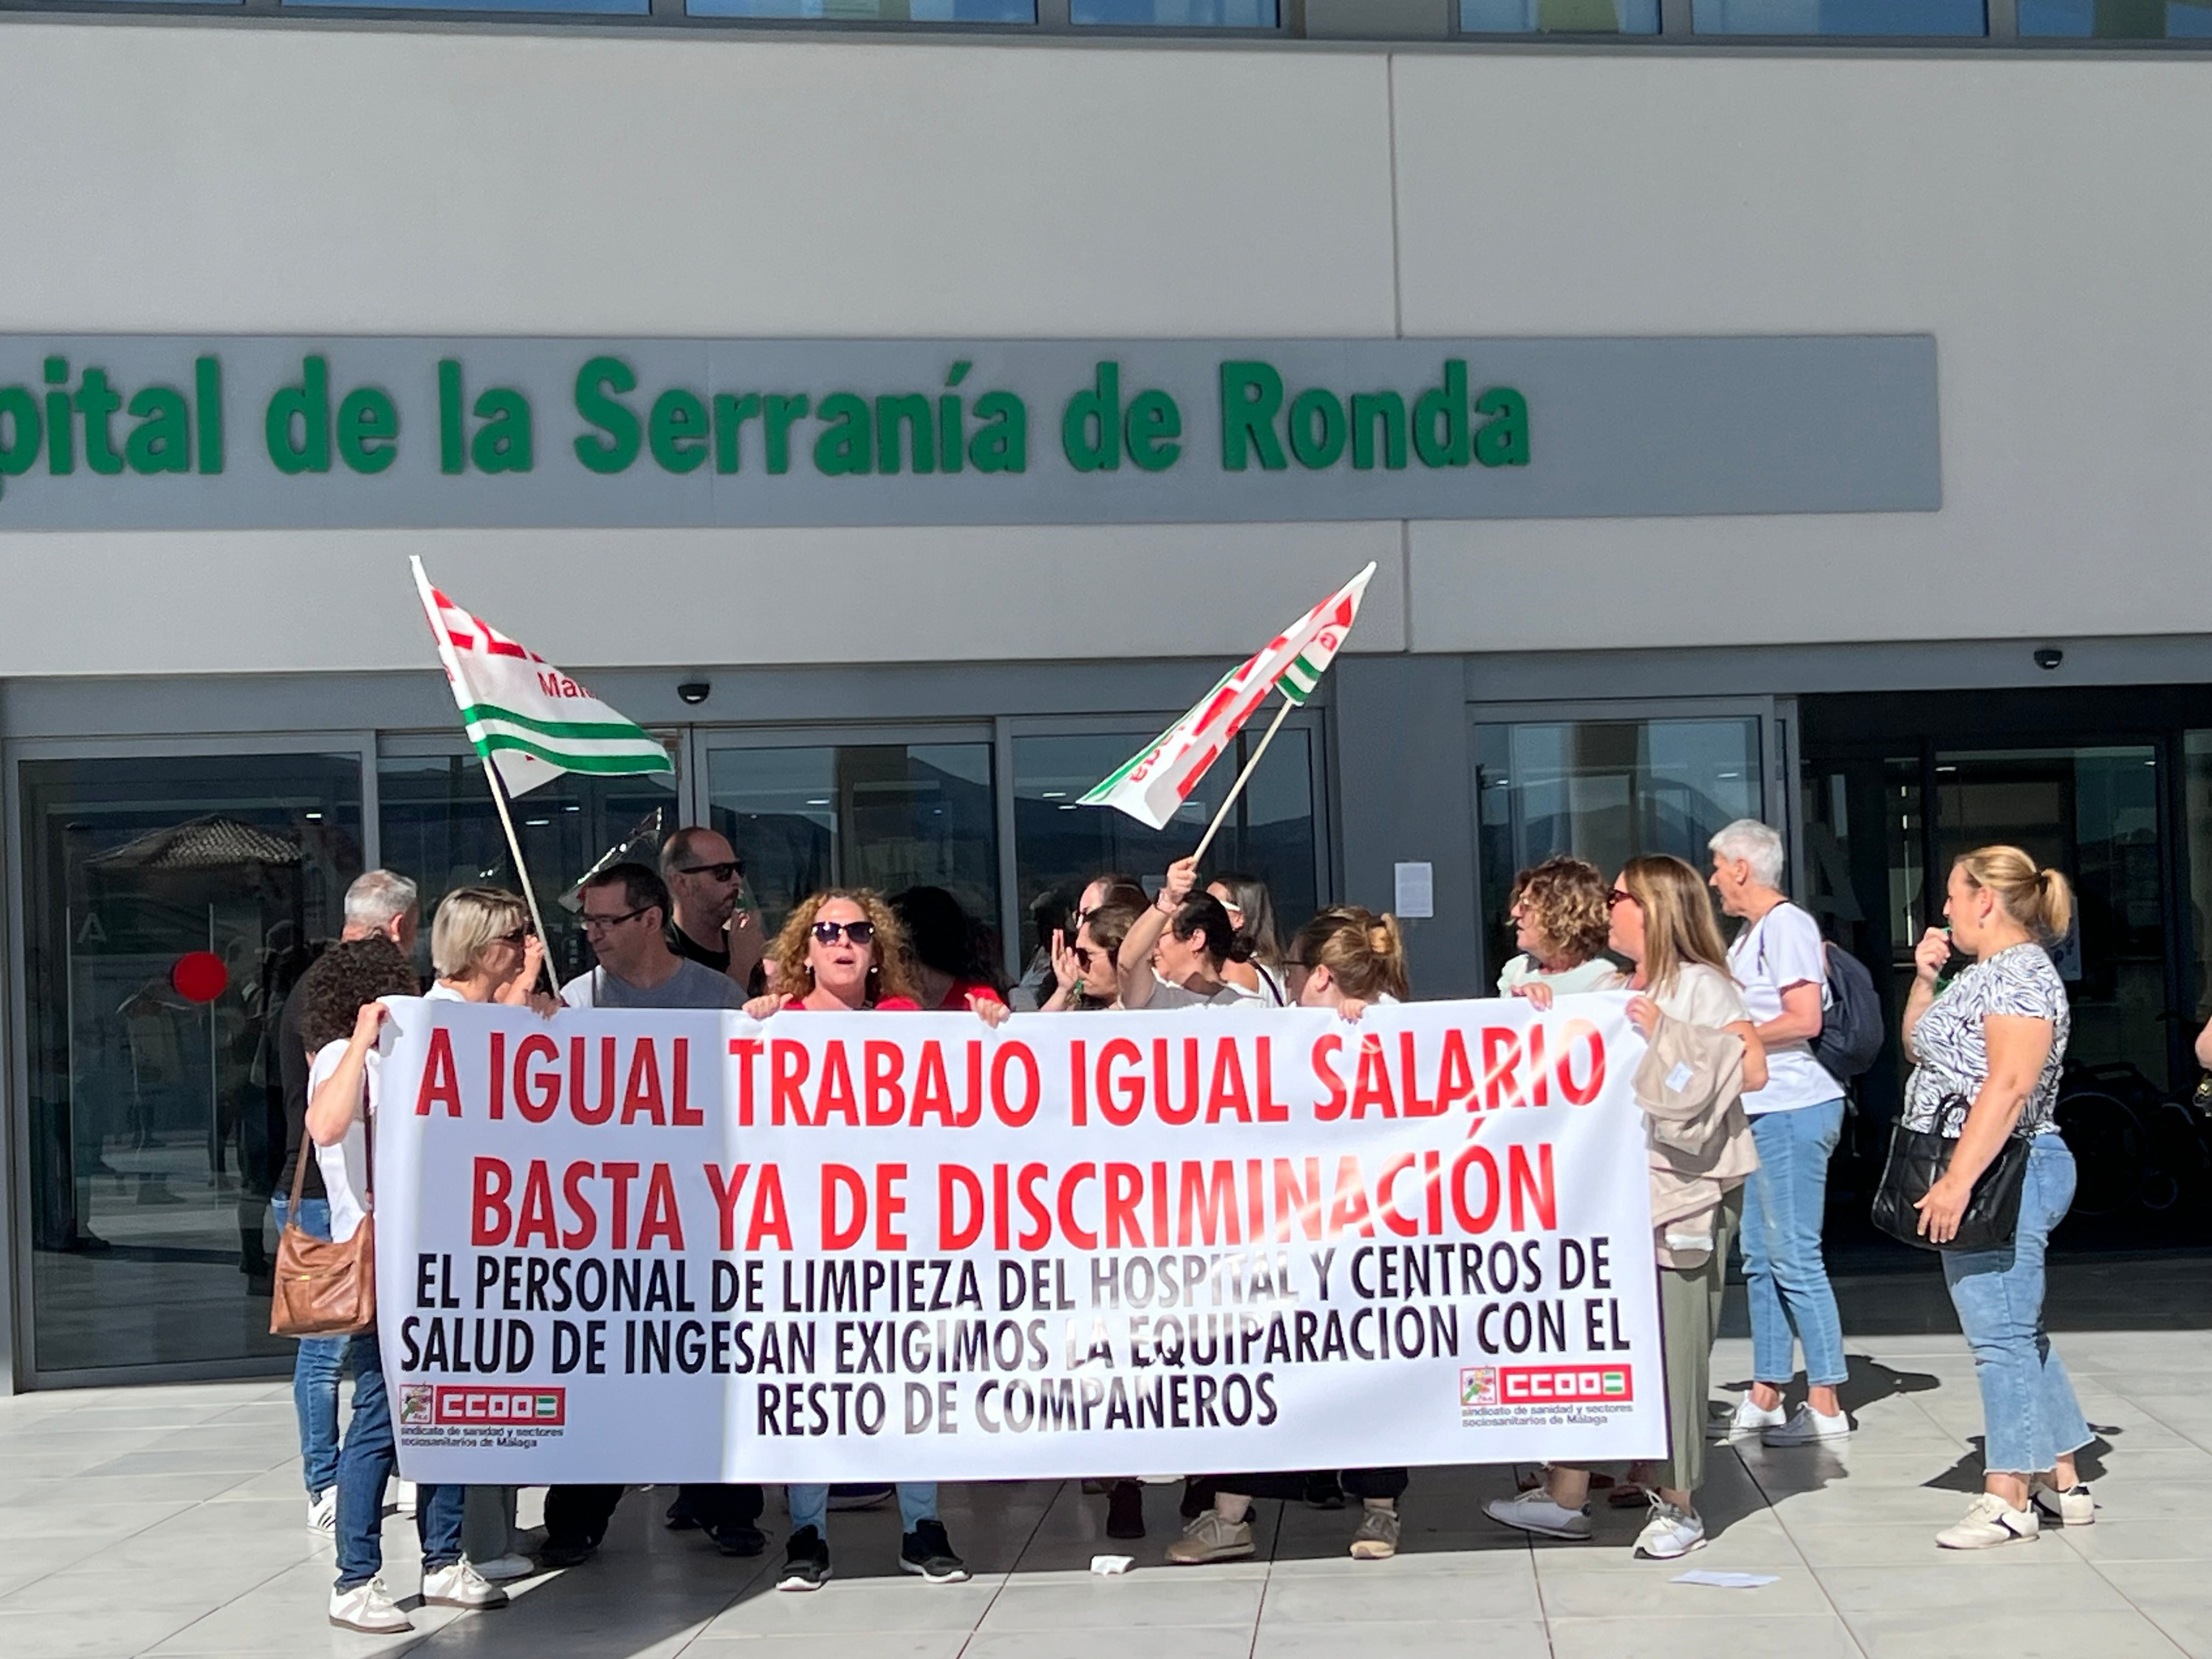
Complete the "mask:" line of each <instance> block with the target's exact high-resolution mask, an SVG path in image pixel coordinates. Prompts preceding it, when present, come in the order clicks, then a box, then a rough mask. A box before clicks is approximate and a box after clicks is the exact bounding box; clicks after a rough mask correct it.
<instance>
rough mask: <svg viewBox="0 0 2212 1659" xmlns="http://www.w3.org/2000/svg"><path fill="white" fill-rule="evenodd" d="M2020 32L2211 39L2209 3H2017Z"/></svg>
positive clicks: (2063, 0)
mask: <svg viewBox="0 0 2212 1659" xmlns="http://www.w3.org/2000/svg"><path fill="white" fill-rule="evenodd" d="M2020 32H2021V33H2022V34H2030V35H2057V36H2063V37H2068V38H2071V39H2075V40H2205V39H2208V38H2212V0H2020Z"/></svg>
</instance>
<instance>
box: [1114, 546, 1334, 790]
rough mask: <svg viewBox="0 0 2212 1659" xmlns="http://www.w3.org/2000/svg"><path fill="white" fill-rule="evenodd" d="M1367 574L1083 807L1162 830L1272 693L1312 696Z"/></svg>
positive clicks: (1236, 671) (1279, 638)
mask: <svg viewBox="0 0 2212 1659" xmlns="http://www.w3.org/2000/svg"><path fill="white" fill-rule="evenodd" d="M1374 574H1375V567H1374V566H1373V565H1371V564H1370V565H1369V566H1368V567H1367V568H1366V569H1364V570H1363V571H1361V572H1360V573H1359V574H1358V575H1357V576H1354V577H1353V578H1352V580H1350V581H1348V582H1346V583H1345V585H1344V586H1342V587H1340V588H1339V589H1337V591H1336V592H1334V593H1332V594H1330V595H1329V596H1328V598H1327V599H1323V600H1322V602H1321V603H1320V604H1319V605H1316V606H1314V608H1313V609H1312V610H1310V611H1307V612H1306V614H1305V615H1304V616H1303V617H1299V618H1298V620H1297V621H1296V622H1295V623H1291V625H1290V626H1289V627H1288V628H1286V629H1284V630H1283V631H1282V632H1281V633H1280V634H1278V635H1276V636H1275V637H1274V638H1273V639H1272V640H1270V641H1268V642H1267V644H1266V645H1265V646H1263V647H1261V649H1260V650H1259V651H1258V652H1256V653H1254V654H1253V655H1252V656H1250V657H1248V658H1247V659H1245V660H1244V661H1243V663H1242V664H1241V665H1238V666H1237V667H1236V668H1233V669H1231V671H1229V673H1228V674H1227V675H1226V676H1225V678H1223V679H1222V681H1221V683H1220V684H1218V685H1217V686H1215V687H1214V688H1213V690H1211V691H1209V692H1207V693H1206V696H1204V697H1202V698H1200V700H1199V702H1198V705H1197V707H1195V708H1193V709H1192V710H1191V711H1190V712H1189V713H1188V714H1185V715H1184V716H1183V717H1182V719H1181V720H1177V721H1176V723H1175V724H1174V725H1173V726H1170V727H1168V729H1167V730H1166V731H1164V732H1161V733H1160V735H1159V736H1158V738H1155V739H1154V740H1153V741H1152V743H1150V744H1147V745H1146V747H1145V748H1143V749H1142V750H1139V751H1138V752H1137V753H1136V754H1134V755H1132V756H1131V757H1129V758H1128V760H1127V761H1126V762H1124V763H1122V764H1121V767H1120V768H1119V769H1116V770H1115V773H1114V775H1112V776H1111V777H1109V778H1108V779H1107V780H1106V781H1104V782H1103V783H1101V784H1100V785H1099V786H1098V787H1097V788H1096V789H1093V790H1092V791H1091V793H1089V794H1087V795H1085V796H1084V798H1083V801H1082V804H1083V805H1085V806H1112V807H1116V808H1118V809H1120V810H1121V811H1124V812H1127V814H1128V815H1129V816H1130V817H1133V818H1135V819H1136V820H1137V821H1138V822H1139V823H1147V824H1150V825H1151V826H1152V828H1153V829H1166V828H1167V826H1168V823H1169V822H1170V820H1171V819H1172V818H1174V817H1175V815H1176V812H1177V811H1179V810H1181V808H1182V804H1183V803H1184V802H1185V801H1186V800H1188V799H1190V793H1191V791H1192V790H1194V789H1195V788H1197V787H1198V783H1199V780H1200V779H1201V778H1203V777H1204V776H1205V775H1206V769H1207V768H1208V767H1210V766H1212V764H1213V763H1214V762H1215V761H1216V760H1218V759H1219V758H1220V757H1221V753H1222V751H1223V750H1225V749H1226V748H1228V746H1229V744H1230V741H1231V739H1232V738H1235V737H1236V735H1237V732H1241V731H1242V730H1243V728H1244V723H1245V722H1246V721H1247V720H1250V719H1251V718H1252V716H1253V714H1254V713H1255V711H1257V709H1258V708H1259V707H1260V705H1261V703H1263V702H1266V701H1267V694H1268V693H1269V692H1271V691H1273V690H1281V692H1282V694H1283V696H1284V699H1285V702H1294V703H1302V702H1304V701H1305V700H1306V699H1307V698H1308V697H1310V696H1312V695H1313V693H1314V689H1315V687H1316V686H1318V685H1319V684H1321V677H1322V675H1323V674H1324V673H1326V672H1327V671H1328V665H1329V664H1330V663H1332V662H1334V660H1335V659H1336V653H1337V652H1338V651H1339V650H1340V649H1341V648H1342V647H1343V645H1344V636H1345V635H1346V634H1348V633H1350V632H1351V631H1352V620H1353V618H1355V617H1358V615H1359V600H1360V596H1361V595H1362V594H1364V593H1365V592H1367V583H1368V579H1369V578H1370V577H1371V576H1373V575H1374Z"/></svg>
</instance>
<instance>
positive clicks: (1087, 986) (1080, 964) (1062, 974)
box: [1042, 890, 1145, 1535]
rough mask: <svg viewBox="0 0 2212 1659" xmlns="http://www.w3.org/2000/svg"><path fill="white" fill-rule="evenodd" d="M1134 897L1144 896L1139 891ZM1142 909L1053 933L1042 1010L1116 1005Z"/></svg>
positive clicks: (1111, 908)
mask: <svg viewBox="0 0 2212 1659" xmlns="http://www.w3.org/2000/svg"><path fill="white" fill-rule="evenodd" d="M1138 896H1139V898H1140V899H1141V898H1142V897H1143V896H1144V895H1143V892H1142V890H1139V893H1138ZM1144 911H1145V907H1144V905H1143V904H1141V903H1139V904H1127V903H1114V904H1107V905H1102V906H1101V907H1099V908H1097V909H1095V910H1092V911H1090V912H1088V913H1086V914H1085V916H1084V918H1083V921H1082V923H1081V925H1080V926H1079V927H1077V928H1076V930H1075V943H1074V944H1073V945H1064V944H1062V943H1061V941H1060V935H1059V934H1057V933H1055V934H1054V935H1053V941H1052V942H1053V973H1054V975H1055V976H1056V977H1057V978H1058V979H1059V981H1060V989H1058V990H1057V991H1055V992H1054V993H1053V994H1052V996H1051V997H1050V999H1048V1000H1047V1001H1046V1003H1045V1004H1044V1006H1043V1010H1042V1012H1046V1013H1048V1014H1057V1013H1065V1012H1070V1011H1073V1010H1078V1009H1080V1010H1091V1009H1100V1008H1118V1007H1120V1006H1121V941H1122V940H1124V939H1127V938H1128V936H1129V929H1130V928H1131V927H1133V926H1135V924H1136V921H1137V918H1138V917H1139V916H1140V915H1143V914H1144ZM1117 1535H1118V1534H1117Z"/></svg>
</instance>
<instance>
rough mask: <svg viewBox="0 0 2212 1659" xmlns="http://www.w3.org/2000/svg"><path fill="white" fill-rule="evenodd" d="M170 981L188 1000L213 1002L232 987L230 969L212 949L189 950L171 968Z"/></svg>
mask: <svg viewBox="0 0 2212 1659" xmlns="http://www.w3.org/2000/svg"><path fill="white" fill-rule="evenodd" d="M169 983H170V984H171V985H173V986H174V987H176V990H177V994H178V995H179V996H180V997H182V998H184V1000H185V1001H187V1002H213V1001H214V1000H216V998H217V997H219V996H221V995H222V994H223V993H224V992H225V991H228V989H229V988H230V969H228V968H227V967H225V966H224V965H223V961H222V957H219V956H217V955H216V953H215V952H214V951H185V954H184V955H182V956H180V957H178V958H177V963H176V966H175V967H173V968H172V969H169Z"/></svg>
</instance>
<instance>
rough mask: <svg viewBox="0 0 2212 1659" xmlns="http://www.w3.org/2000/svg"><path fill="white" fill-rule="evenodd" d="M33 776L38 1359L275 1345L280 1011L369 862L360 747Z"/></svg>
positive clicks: (25, 852)
mask: <svg viewBox="0 0 2212 1659" xmlns="http://www.w3.org/2000/svg"><path fill="white" fill-rule="evenodd" d="M18 783H19V799H20V801H21V821H20V823H21V872H22V884H23V885H22V892H23V897H24V915H23V943H24V983H23V997H24V1004H23V1006H24V1013H25V1022H24V1026H23V1028H22V1029H23V1030H24V1032H25V1037H26V1041H25V1042H24V1044H23V1051H24V1053H25V1054H26V1056H27V1064H26V1066H25V1071H26V1073H27V1085H28V1103H29V1136H28V1158H27V1164H28V1171H27V1174H28V1179H27V1181H26V1182H25V1183H24V1186H25V1187H26V1188H27V1190H28V1194H29V1199H30V1204H29V1209H30V1218H29V1221H30V1225H29V1228H28V1230H27V1231H28V1233H29V1243H30V1246H31V1263H32V1296H31V1322H30V1323H31V1347H32V1356H33V1358H32V1364H33V1369H34V1370H36V1371H38V1372H39V1373H40V1374H41V1375H44V1376H52V1375H55V1374H70V1373H75V1374H80V1375H81V1374H84V1373H97V1372H99V1371H101V1370H106V1369H108V1368H115V1367H143V1366H149V1365H178V1364H236V1363H238V1362H240V1361H248V1360H252V1359H254V1358H259V1357H264V1356H276V1355H281V1354H282V1353H283V1352H287V1351H288V1350H289V1346H290V1345H289V1343H285V1342H283V1341H279V1340H276V1339H273V1338H271V1337H270V1335H269V1289H270V1286H269V1279H268V1271H269V1265H270V1254H271V1250H272V1247H273V1243H274V1240H273V1234H272V1233H271V1231H270V1226H269V1198H270V1190H271V1188H273V1186H274V1185H275V1183H276V1180H277V1179H278V1177H279V1173H280V1172H279V1170H278V1167H277V1166H278V1165H279V1164H281V1163H282V1161H283V1151H284V1130H283V1110H282V1108H283V1094H282V1080H281V1078H280V1076H279V1073H278V1068H277V1060H276V1053H275V1050H274V1048H273V1042H274V1035H275V1033H274V1025H275V1019H274V1015H275V1014H276V1011H277V1010H278V1009H279V1008H281V1006H282V1004H283V999H284V997H285V995H286V994H288V993H289V990H290V988H291V986H292V983H293V981H295V979H296V978H297V977H298V975H300V973H301V972H302V971H304V969H306V967H307V963H309V962H310V961H311V960H313V951H315V950H316V949H317V948H318V947H319V945H321V944H323V943H325V942H326V941H328V940H329V939H333V938H335V937H337V931H338V927H339V924H340V921H341V919H342V918H341V908H342V904H343V896H344V893H345V889H346V884H348V883H349V882H350V881H351V880H352V879H353V878H354V877H355V876H356V875H358V874H359V873H360V872H361V870H362V856H363V848H362V757H361V755H360V753H358V752H355V753H329V754H319V753H318V754H299V753H291V754H265V753H264V754H219V755H165V756H152V757H129V758H120V757H118V758H90V759H26V760H24V761H23V762H22V763H21V769H20V772H19V774H18ZM20 1236H21V1235H19V1237H20Z"/></svg>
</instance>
